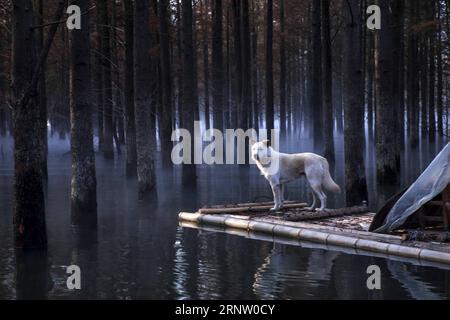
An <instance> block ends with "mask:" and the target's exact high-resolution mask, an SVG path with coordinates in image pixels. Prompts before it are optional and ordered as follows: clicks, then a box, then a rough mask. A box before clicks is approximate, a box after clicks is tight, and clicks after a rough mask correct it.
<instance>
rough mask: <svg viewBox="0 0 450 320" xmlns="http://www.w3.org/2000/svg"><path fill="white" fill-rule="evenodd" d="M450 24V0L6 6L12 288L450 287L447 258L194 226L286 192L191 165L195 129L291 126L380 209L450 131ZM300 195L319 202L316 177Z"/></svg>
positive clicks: (0, 113) (335, 200)
mask: <svg viewBox="0 0 450 320" xmlns="http://www.w3.org/2000/svg"><path fill="white" fill-rule="evenodd" d="M449 19H450V1H448V0H428V1H420V0H373V1H371V0H301V1H299V0H0V299H21V298H38V299H45V298H49V299H52V298H53V299H54V298H63V299H77V298H97V299H102V298H105V299H139V298H153V299H198V298H199V299H210V298H222V299H230V298H231V299H241V298H242V299H249V298H250V299H251V298H264V299H277V298H286V299H292V298H294V299H297V298H300V299H308V298H311V297H315V298H324V299H327V298H344V299H345V298H357V299H360V298H362V299H382V298H408V299H411V298H412V299H418V298H438V299H439V298H443V299H449V298H450V272H449V271H448V270H444V269H438V268H432V267H422V266H417V265H409V264H407V263H404V262H399V261H395V260H389V259H384V258H379V257H371V256H352V255H347V254H345V253H337V252H333V251H328V250H324V249H323V248H322V249H321V248H315V247H301V248H300V247H291V246H289V245H287V244H273V243H270V242H256V241H254V240H251V239H243V238H239V237H235V236H233V235H229V234H225V233H217V234H216V233H212V232H208V231H207V230H206V231H205V230H192V229H185V228H183V227H182V226H179V224H178V221H177V215H178V213H179V212H182V211H186V210H191V212H194V211H193V210H196V208H200V207H203V206H205V205H216V204H225V203H239V202H241V203H242V202H243V203H249V202H254V201H262V200H264V201H270V200H272V199H273V198H272V193H271V191H270V188H269V186H268V184H267V182H266V181H265V180H264V178H263V177H261V175H260V174H259V172H258V170H257V169H256V167H255V166H253V165H222V164H214V165H206V164H182V165H176V164H174V163H173V159H172V158H173V154H172V153H173V150H174V146H175V145H176V143H177V141H178V140H175V139H174V136H176V135H175V134H174V132H175V130H176V129H186V130H187V131H188V132H191V133H192V135H193V134H194V130H195V128H194V126H195V123H196V122H198V123H200V130H201V132H205V131H206V130H208V129H217V130H219V131H220V132H225V130H227V129H233V130H237V129H242V130H243V131H247V130H249V129H255V130H260V129H267V130H271V129H277V130H279V137H280V145H279V149H280V151H282V152H290V153H295V152H315V153H317V154H319V155H322V156H323V157H325V158H326V159H327V160H328V162H329V163H330V168H331V169H330V171H331V175H332V176H333V177H334V178H335V180H336V182H337V184H338V185H339V186H340V187H341V189H342V194H341V195H335V196H330V198H329V200H330V201H329V202H330V203H329V206H330V207H339V206H341V207H342V206H354V205H360V204H361V203H363V202H364V201H366V202H368V205H369V207H370V208H371V209H372V210H374V212H375V211H376V210H378V209H379V208H380V206H381V205H383V203H385V201H386V200H387V199H389V198H390V197H391V196H393V195H394V194H396V193H397V192H400V191H401V190H403V189H404V188H406V187H408V186H409V185H410V184H411V183H412V182H413V181H414V180H415V179H416V178H417V177H418V176H419V175H420V174H421V173H422V172H423V170H424V169H425V168H426V166H427V165H428V164H429V163H430V161H431V160H432V159H433V158H434V157H435V156H436V154H438V153H439V151H440V150H441V149H442V148H443V147H444V146H445V145H446V144H447V143H448V141H449V137H450V132H449V129H450V118H449V111H450V85H449V84H450V81H449V80H450V20H449ZM246 143H247V145H248V143H249V142H248V140H247V142H246ZM203 144H206V143H205V142H203ZM246 156H247V157H248V154H247V155H246ZM286 198H290V199H294V200H301V201H304V202H308V203H309V202H311V195H310V194H309V192H308V186H307V184H305V181H303V180H300V181H298V182H295V183H294V184H292V185H291V186H289V187H288V189H287V190H286ZM243 261H245V263H242V262H243ZM374 261H375V262H377V264H379V265H380V266H382V268H383V270H386V273H385V274H384V275H383V277H384V278H385V280H386V283H387V284H386V286H385V288H386V289H385V290H384V291H383V293H367V292H366V291H365V288H364V286H365V276H366V274H365V269H364V270H363V267H361V266H362V265H366V264H371V263H370V262H372V264H373V262H374ZM68 265H78V266H80V268H81V270H83V273H82V274H83V277H82V280H81V281H82V284H83V285H82V289H81V290H75V291H73V290H70V289H68V288H67V287H66V286H65V281H66V278H67V274H66V269H65V268H66V266H68ZM418 287H420V288H421V289H420V290H419V289H417V288H418Z"/></svg>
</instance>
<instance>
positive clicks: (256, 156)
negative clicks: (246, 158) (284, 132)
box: [250, 140, 341, 211]
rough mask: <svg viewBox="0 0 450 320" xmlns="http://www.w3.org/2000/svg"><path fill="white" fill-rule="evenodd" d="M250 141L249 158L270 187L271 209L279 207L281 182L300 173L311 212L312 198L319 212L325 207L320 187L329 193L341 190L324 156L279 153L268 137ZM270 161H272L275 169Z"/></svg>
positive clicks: (282, 191)
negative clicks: (306, 184)
mask: <svg viewBox="0 0 450 320" xmlns="http://www.w3.org/2000/svg"><path fill="white" fill-rule="evenodd" d="M250 144H251V147H252V151H251V152H252V159H253V160H254V161H255V163H256V165H257V166H258V168H259V170H260V171H261V174H262V175H263V176H264V177H265V178H266V179H267V180H268V181H269V183H270V186H271V187H272V192H273V197H274V202H275V206H274V207H273V208H272V209H271V211H278V210H280V209H282V208H283V203H284V185H285V184H286V183H288V182H291V181H294V180H296V179H299V178H300V177H302V176H303V175H305V176H306V179H307V180H308V182H309V185H310V186H311V189H312V191H313V192H312V193H313V199H314V201H313V204H312V206H311V210H313V211H314V210H315V209H316V202H317V200H316V198H319V200H320V211H323V210H325V209H326V206H327V196H326V194H325V192H324V189H326V190H328V191H330V192H333V193H340V192H341V188H340V187H339V186H338V185H337V184H336V182H334V180H333V178H331V175H330V166H329V164H328V161H327V159H325V158H323V157H321V156H319V155H317V154H314V153H297V154H285V153H280V152H277V151H275V150H274V149H273V148H272V147H271V146H270V141H268V140H265V141H262V142H256V141H253V140H251V141H250ZM274 163H276V165H275V168H274Z"/></svg>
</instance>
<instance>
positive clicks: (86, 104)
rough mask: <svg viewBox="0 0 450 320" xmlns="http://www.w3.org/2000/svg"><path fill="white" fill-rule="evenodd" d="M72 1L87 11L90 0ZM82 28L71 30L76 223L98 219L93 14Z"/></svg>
mask: <svg viewBox="0 0 450 320" xmlns="http://www.w3.org/2000/svg"><path fill="white" fill-rule="evenodd" d="M71 4H74V5H77V6H79V7H80V9H81V11H82V12H85V11H87V9H88V7H89V0H72V1H71ZM81 23H82V25H81V29H80V30H77V29H74V30H70V31H69V35H70V56H71V59H70V123H71V127H70V128H71V130H70V133H71V135H70V139H71V140H70V146H71V152H72V188H71V215H72V223H73V224H76V225H79V224H80V225H89V226H92V225H96V223H97V190H96V188H97V180H96V176H95V156H94V143H93V130H92V105H91V102H90V101H91V86H90V84H91V82H90V80H89V79H90V65H89V60H90V45H89V14H85V15H84V16H83V19H81Z"/></svg>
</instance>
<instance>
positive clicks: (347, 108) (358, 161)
mask: <svg viewBox="0 0 450 320" xmlns="http://www.w3.org/2000/svg"><path fill="white" fill-rule="evenodd" d="M345 11H346V16H345V17H346V20H345V24H346V28H345V32H344V48H343V59H344V60H343V66H344V72H345V75H344V99H345V100H344V101H345V102H344V116H345V129H344V144H345V180H346V198H347V205H348V206H351V205H356V204H361V202H362V201H364V200H367V197H368V195H367V182H366V174H365V165H364V96H363V86H362V84H363V78H362V73H361V68H362V65H361V64H362V57H361V41H360V37H361V28H362V26H361V22H360V21H361V10H360V2H359V0H349V8H346V9H345Z"/></svg>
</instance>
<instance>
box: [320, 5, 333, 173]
mask: <svg viewBox="0 0 450 320" xmlns="http://www.w3.org/2000/svg"><path fill="white" fill-rule="evenodd" d="M321 1H322V3H321V10H322V12H321V18H322V75H323V78H322V93H323V107H322V128H323V129H322V130H323V139H324V156H325V158H326V159H327V160H328V161H329V162H330V163H332V164H334V162H335V156H334V137H333V114H334V113H333V96H332V76H333V70H332V57H331V37H330V0H321Z"/></svg>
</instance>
